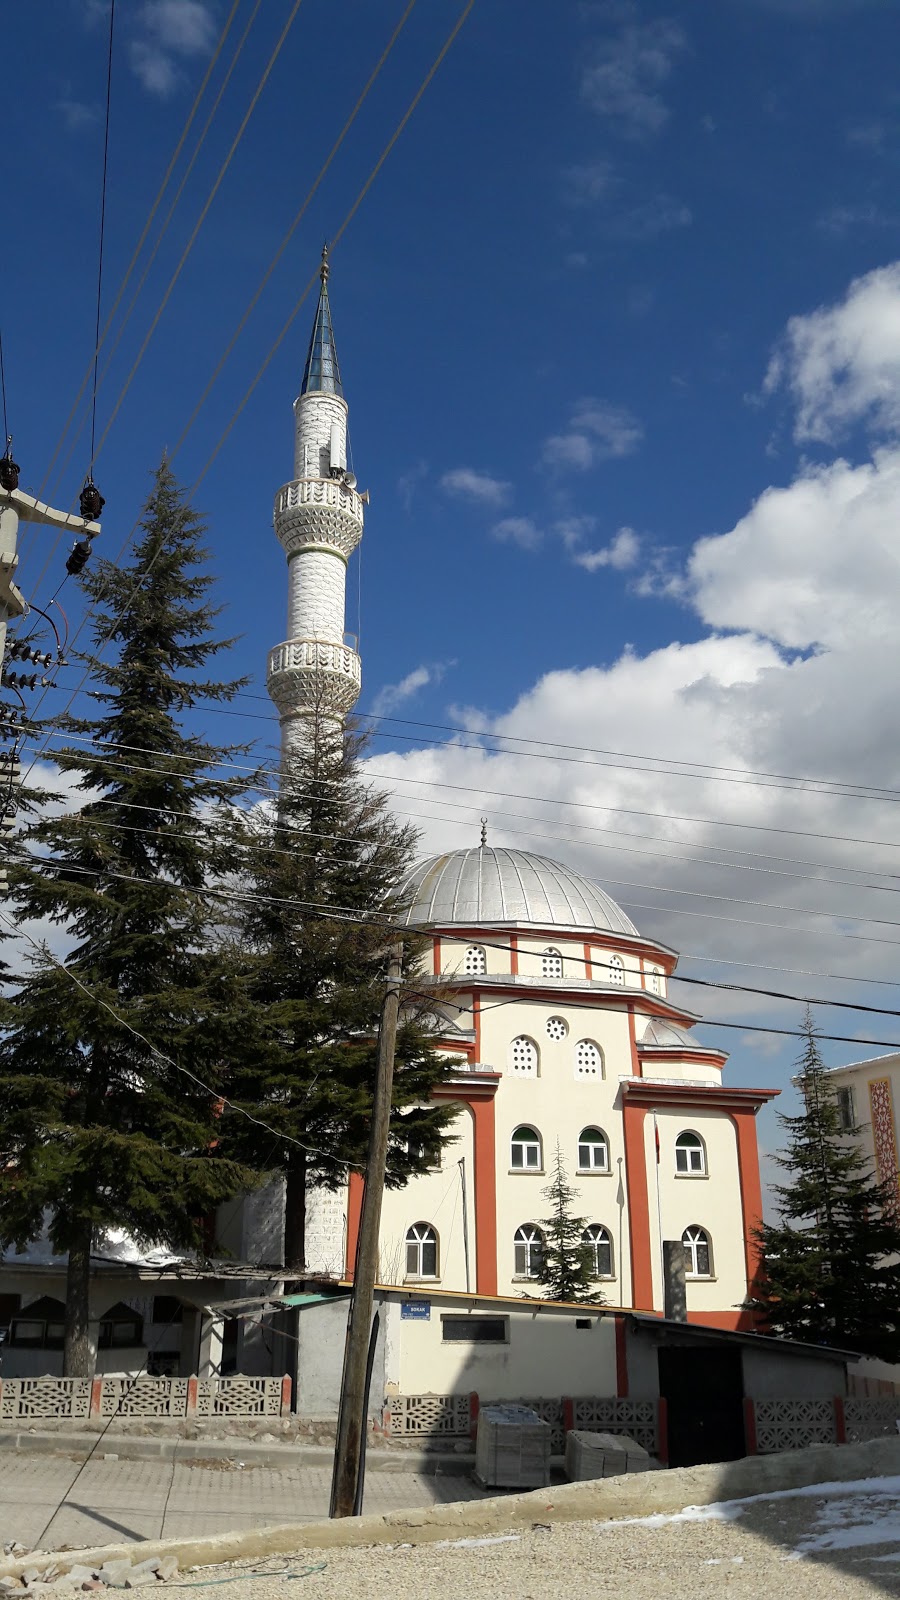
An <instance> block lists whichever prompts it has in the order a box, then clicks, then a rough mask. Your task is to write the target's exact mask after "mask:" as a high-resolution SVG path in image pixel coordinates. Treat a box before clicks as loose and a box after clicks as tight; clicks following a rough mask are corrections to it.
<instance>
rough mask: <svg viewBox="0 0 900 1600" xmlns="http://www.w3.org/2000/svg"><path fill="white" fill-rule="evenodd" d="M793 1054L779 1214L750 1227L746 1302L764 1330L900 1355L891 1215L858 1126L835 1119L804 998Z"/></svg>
mask: <svg viewBox="0 0 900 1600" xmlns="http://www.w3.org/2000/svg"><path fill="white" fill-rule="evenodd" d="M804 1035H805V1038H804V1044H803V1050H802V1053H801V1055H800V1058H799V1060H798V1062H797V1068H798V1078H799V1088H800V1092H801V1094H802V1096H803V1109H802V1111H800V1112H799V1113H798V1114H797V1115H796V1116H782V1117H781V1119H780V1120H781V1124H782V1127H784V1128H785V1129H786V1130H787V1135H788V1139H787V1150H786V1152H785V1153H784V1154H783V1155H779V1156H776V1158H775V1159H776V1160H777V1162H778V1164H779V1166H780V1167H782V1168H783V1170H784V1171H785V1172H787V1173H789V1174H790V1180H791V1181H790V1183H788V1184H785V1185H783V1186H779V1187H778V1188H776V1191H775V1192H776V1194H777V1196H778V1204H779V1211H780V1219H779V1221H778V1222H777V1223H775V1224H770V1225H765V1226H763V1227H762V1228H761V1229H760V1230H759V1233H758V1239H759V1242H760V1243H761V1245H762V1248H763V1252H764V1267H763V1270H762V1272H761V1274H760V1278H759V1280H758V1282H757V1283H756V1284H754V1285H753V1290H752V1296H751V1299H750V1300H749V1302H748V1304H749V1306H750V1307H751V1309H754V1310H756V1311H757V1312H758V1313H759V1314H760V1317H761V1320H762V1321H763V1322H764V1324H765V1325H766V1326H767V1327H768V1328H769V1329H770V1330H771V1332H773V1333H776V1334H780V1335H782V1336H783V1337H785V1338H790V1339H800V1340H804V1341H806V1342H808V1343H814V1344H829V1345H835V1346H838V1347H843V1348H845V1349H848V1350H858V1351H861V1352H864V1353H865V1354H868V1355H877V1356H881V1357H882V1358H883V1359H884V1360H888V1361H896V1360H898V1359H900V1263H898V1261H897V1257H900V1218H898V1212H897V1196H896V1190H894V1192H893V1194H892V1193H891V1191H890V1189H889V1188H888V1187H887V1186H884V1187H882V1186H881V1185H879V1184H878V1183H877V1182H876V1181H875V1178H874V1176H873V1173H872V1168H871V1165H870V1163H869V1162H868V1160H867V1159H866V1158H865V1157H864V1156H863V1155H862V1154H861V1152H860V1147H859V1143H858V1140H857V1137H856V1135H858V1132H859V1130H858V1129H847V1128H845V1127H843V1126H842V1124H841V1118H840V1112H839V1109H838V1104H837V1097H836V1095H835V1092H834V1089H833V1087H832V1084H831V1081H830V1079H829V1077H828V1074H827V1072H826V1070H825V1066H824V1063H823V1061H822V1055H821V1051H820V1049H819V1044H818V1040H817V1037H816V1028H815V1026H814V1024H813V1018H812V1014H811V1012H810V1011H809V1009H808V1008H807V1013H806V1019H805V1022H804Z"/></svg>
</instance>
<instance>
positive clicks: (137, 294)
mask: <svg viewBox="0 0 900 1600" xmlns="http://www.w3.org/2000/svg"><path fill="white" fill-rule="evenodd" d="M239 4H240V0H235V3H234V5H233V6H232V11H231V16H232V17H233V16H234V12H235V10H236V9H237V6H238V5H239ZM260 4H261V0H257V3H256V5H255V7H254V9H253V11H252V13H251V16H250V19H249V21H248V23H247V26H246V27H245V29H244V32H243V34H242V35H241V38H240V39H239V41H238V44H237V48H236V49H235V52H234V55H233V56H232V58H231V60H230V62H229V63H228V66H227V68H226V70H225V75H224V77H223V79H222V82H221V83H220V85H219V88H218V91H217V93H216V97H215V100H214V101H213V104H212V109H211V111H210V113H209V115H208V117H207V119H206V122H205V123H204V126H203V128H202V130H201V132H200V137H199V138H198V140H197V142H196V144H195V146H194V149H193V151H192V153H191V156H190V159H189V161H188V163H187V166H186V167H185V169H184V172H183V173H182V175H181V180H180V182H179V185H178V188H177V190H176V191H175V198H174V200H173V201H172V204H171V205H170V207H169V209H168V212H167V213H166V216H165V218H164V219H163V223H162V227H161V228H160V230H159V233H158V234H157V236H156V239H155V240H154V243H153V248H152V249H151V251H150V254H149V256H148V257H147V260H146V262H145V263H144V268H143V271H142V272H141V276H140V278H139V280H138V284H137V287H136V289H135V291H134V294H133V295H132V297H131V300H130V302H129V304H128V306H127V308H126V310H125V314H124V316H123V317H122V320H121V321H120V323H119V326H118V328H117V330H116V336H115V338H114V339H113V342H112V344H111V346H110V348H109V350H108V351H107V355H106V360H105V362H104V366H103V371H102V372H101V374H100V387H101V388H102V387H103V383H104V381H105V379H106V376H107V373H108V372H109V369H110V367H111V365H112V362H113V359H114V357H115V353H116V351H117V350H118V348H119V344H120V343H121V340H122V336H123V334H124V332H125V329H126V327H127V326H128V323H129V321H130V320H131V314H132V312H133V311H134V308H135V306H136V305H137V302H138V300H139V298H140V295H141V292H142V290H143V287H144V284H145V283H146V281H147V277H148V275H149V273H150V269H151V267H152V266H153V263H154V261H155V260H156V256H157V252H158V250H159V248H160V245H161V244H162V242H163V239H164V238H165V235H166V233H167V231H168V228H169V224H170V222H171V221H172V217H173V216H174V214H175V211H176V209H177V207H178V203H179V201H180V199H181V196H182V194H183V193H184V190H185V187H186V185H187V182H188V179H189V178H190V175H191V173H192V172H193V170H194V164H195V162H196V160H197V157H198V156H199V154H200V151H201V150H202V148H203V145H204V142H205V140H206V135H207V133H208V132H209V129H210V127H211V125H212V123H213V120H214V118H215V115H216V112H217V111H218V109H219V105H220V104H221V101H222V98H223V96H224V94H225V90H226V89H227V87H228V85H229V83H230V82H231V77H232V74H233V73H234V70H235V67H236V66H237V64H238V61H239V59H240V56H241V53H242V51H243V48H244V45H245V43H246V41H247V37H248V35H249V33H250V29H251V28H252V26H253V23H254V21H255V19H256V15H257V12H258V11H259V6H260ZM228 25H229V26H230V18H229V19H228ZM224 31H225V32H227V27H226V29H225V30H224ZM222 42H224V32H223V39H222ZM208 79H209V69H208V71H207V74H206V76H205V78H204V84H203V86H204V87H205V84H206V83H207V82H208ZM197 103H198V102H195V105H196V104H197ZM170 170H171V166H170ZM144 237H145V235H142V239H143V238H144ZM108 327H109V323H107V328H108ZM105 337H106V335H105V333H104V338H105ZM98 353H99V352H98ZM82 426H83V423H81V424H79V426H78V428H77V429H76V430H75V432H74V434H73V435H72V439H71V441H70V444H69V449H68V452H67V454H66V458H65V460H64V461H63V462H62V464H61V466H60V469H59V473H58V475H57V485H58V484H59V482H60V480H61V479H62V478H63V476H64V474H65V471H66V468H67V467H68V465H69V461H70V460H71V457H72V452H73V450H74V449H75V446H76V444H77V443H78V440H79V438H80V437H81V429H82ZM92 449H93V445H92ZM55 492H56V490H54V493H55ZM61 538H62V530H60V532H59V533H58V534H57V535H56V538H55V539H54V541H53V543H52V544H51V546H50V549H49V551H48V553H47V557H46V559H45V561H44V565H43V567H42V568H41V570H40V572H39V574H38V576H37V578H36V579H35V582H34V592H36V591H37V589H38V588H39V587H40V584H41V582H42V580H43V578H44V575H45V573H46V571H47V568H48V567H49V565H50V563H51V561H52V559H53V556H54V554H55V552H56V549H57V546H58V545H59V541H60V539H61Z"/></svg>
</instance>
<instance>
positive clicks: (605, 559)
mask: <svg viewBox="0 0 900 1600" xmlns="http://www.w3.org/2000/svg"><path fill="white" fill-rule="evenodd" d="M640 548H641V541H640V539H639V538H638V536H637V534H636V533H635V531H634V529H633V528H620V529H619V531H618V533H617V534H616V535H615V538H614V539H612V540H611V541H610V543H609V544H608V545H604V546H602V547H601V548H600V549H599V550H575V551H574V552H573V555H572V560H573V561H574V563H575V565H576V567H584V569H585V571H586V572H597V571H599V569H600V568H601V567H613V568H614V569H615V570H616V571H617V572H625V571H627V569H628V568H629V567H633V566H635V565H636V564H637V559H638V556H639V554H640Z"/></svg>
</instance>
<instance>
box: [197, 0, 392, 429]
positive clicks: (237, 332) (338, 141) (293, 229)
mask: <svg viewBox="0 0 900 1600" xmlns="http://www.w3.org/2000/svg"><path fill="white" fill-rule="evenodd" d="M415 4H416V0H409V4H408V5H407V7H406V10H405V11H404V12H403V15H402V16H401V18H400V21H399V22H398V23H397V26H396V28H395V29H394V31H393V33H392V34H391V36H390V38H389V40H388V42H387V44H386V45H385V48H384V50H383V51H382V53H381V55H380V56H379V58H378V61H377V62H376V63H375V66H374V68H373V69H372V72H371V73H370V75H369V77H368V79H367V80H366V83H365V85H364V87H363V90H362V93H361V94H360V96H359V99H358V100H357V102H356V104H355V106H354V107H353V110H352V111H351V112H350V115H349V117H348V118H347V120H346V122H345V123H344V126H343V127H342V129H341V131H340V133H339V134H338V136H337V138H336V140H335V142H334V144H333V145H332V147H331V149H330V150H329V152H328V155H327V156H326V158H325V160H324V161H323V163H322V165H321V167H320V168H319V171H318V173H317V175H316V178H315V181H314V183H313V185H312V187H311V188H310V189H309V191H308V192H307V195H306V198H305V200H304V201H303V204H302V205H301V206H300V209H299V211H297V213H296V215H295V216H294V219H293V221H292V222H291V224H290V227H289V228H288V230H287V232H286V233H285V235H284V238H283V239H282V241H281V243H280V245H279V246H278V249H277V250H276V252H275V254H274V256H273V257H272V260H271V261H270V262H269V265H268V267H267V268H266V271H265V272H264V274H263V276H262V278H261V279H260V281H259V284H258V285H257V288H256V292H255V294H254V295H253V296H252V298H251V300H250V302H249V304H248V306H247V308H246V310H245V311H244V314H243V316H242V317H241V320H240V322H239V323H238V325H237V327H236V328H235V330H234V332H233V334H232V335H231V338H230V339H229V341H228V343H227V345H226V346H225V349H224V350H223V351H222V354H221V356H220V357H219V360H218V362H217V363H216V366H215V368H214V370H213V372H212V375H211V376H210V379H209V381H208V383H207V385H206V388H205V389H204V390H203V393H202V394H201V396H200V399H199V400H198V401H197V404H196V405H195V407H194V409H193V411H192V412H191V414H190V416H189V417H188V420H187V422H186V423H185V425H184V427H183V428H182V430H181V433H180V434H179V436H178V439H177V441H176V444H175V448H174V450H173V452H172V454H173V455H177V453H178V451H179V450H180V449H181V447H182V445H183V444H184V442H185V440H186V439H187V436H188V434H189V433H190V431H191V429H192V428H193V426H194V423H195V422H196V420H197V417H198V416H199V414H200V411H201V410H202V408H203V406H204V405H205V404H206V401H207V400H208V399H209V396H210V393H211V391H212V389H213V387H214V385H215V383H216V380H217V379H218V377H219V374H220V373H221V371H222V368H223V367H224V366H225V363H226V361H227V360H228V357H229V356H230V355H231V352H232V350H233V349H234V347H235V345H236V344H237V341H238V339H239V338H240V336H241V334H242V333H243V331H244V329H245V327H246V326H247V323H248V321H249V320H250V317H251V316H252V314H253V312H254V310H255V309H256V306H257V305H258V303H259V300H260V297H261V295H262V293H263V290H264V289H265V287H266V285H267V283H268V282H269V279H270V278H271V276H272V273H273V272H274V271H275V268H276V267H277V265H278V263H279V261H280V260H281V258H282V256H283V255H284V252H285V250H286V249H287V247H288V245H289V244H290V241H291V239H292V238H293V237H294V234H295V232H296V231H297V228H298V227H299V225H300V223H301V221H302V220H303V217H304V216H305V214H306V212H307V210H308V208H309V205H310V203H311V202H312V200H313V198H314V196H315V194H316V193H317V191H318V189H319V187H320V185H321V183H322V180H323V179H324V177H325V175H326V173H327V172H328V169H329V167H330V166H331V163H332V161H333V160H334V158H335V156H336V155H337V153H338V151H339V150H340V148H341V145H342V144H343V142H344V140H345V138H346V137H347V134H348V133H349V132H350V129H351V128H352V126H353V124H354V122H355V121H356V118H357V116H358V115H359V112H360V111H361V110H362V107H363V105H364V103H365V101H366V100H367V98H368V95H369V91H370V89H371V88H372V85H373V84H374V82H375V80H376V78H377V77H378V75H379V73H380V72H381V69H382V67H383V66H384V64H385V62H386V61H387V58H388V56H389V55H390V53H391V51H392V50H393V48H394V45H395V44H396V42H397V40H398V39H399V37H400V34H401V33H402V31H403V28H404V27H405V25H406V22H407V19H408V18H409V16H410V13H411V12H412V10H413V7H414V6H415Z"/></svg>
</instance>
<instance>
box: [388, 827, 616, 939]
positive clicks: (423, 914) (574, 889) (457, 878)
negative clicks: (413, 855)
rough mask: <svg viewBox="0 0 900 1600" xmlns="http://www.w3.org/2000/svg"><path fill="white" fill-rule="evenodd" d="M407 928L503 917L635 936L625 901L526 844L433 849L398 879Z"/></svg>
mask: <svg viewBox="0 0 900 1600" xmlns="http://www.w3.org/2000/svg"><path fill="white" fill-rule="evenodd" d="M399 893H400V895H401V896H402V897H403V899H405V900H407V901H408V902H409V910H408V911H407V912H406V913H405V921H406V922H407V924H408V925H409V926H410V927H426V926H432V925H437V926H441V927H448V926H452V925H453V924H457V925H459V926H461V927H470V926H472V925H473V924H480V923H483V924H484V925H485V926H486V927H496V926H499V925H502V924H504V923H515V924H527V923H532V924H534V925H535V926H536V927H547V926H553V927H560V928H578V929H593V930H596V931H598V932H602V933H621V934H625V935H627V936H630V937H636V936H637V931H638V930H637V928H636V927H635V926H634V923H633V922H632V921H631V920H630V918H629V917H627V916H626V915H625V912H624V911H623V910H622V909H621V907H620V906H617V905H616V902H615V901H614V900H613V899H612V898H611V897H610V896H609V895H608V894H606V892H605V891H604V890H603V889H601V888H600V887H599V885H598V884H596V883H591V881H590V879H589V878H585V877H582V875H581V873H580V872H573V871H572V870H571V868H569V867H566V866H563V864H562V862H561V861H551V860H550V859H549V858H548V857H547V856H535V855H531V854H529V853H528V852H527V851H525V850H504V849H494V848H493V847H492V846H489V845H481V846H480V847H479V848H478V849H473V850H453V851H450V852H448V853H447V854H445V855H441V856H431V857H430V858H429V859H428V860H427V861H423V862H420V864H419V865H418V866H417V867H415V868H414V869H413V871H412V872H411V873H410V874H409V876H408V877H407V878H406V880H405V881H404V882H403V883H402V884H401V885H400V889H399Z"/></svg>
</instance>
